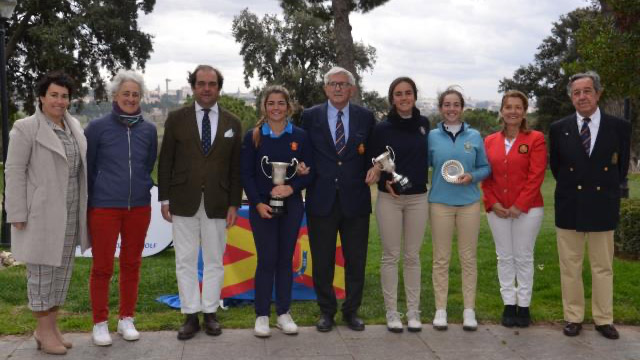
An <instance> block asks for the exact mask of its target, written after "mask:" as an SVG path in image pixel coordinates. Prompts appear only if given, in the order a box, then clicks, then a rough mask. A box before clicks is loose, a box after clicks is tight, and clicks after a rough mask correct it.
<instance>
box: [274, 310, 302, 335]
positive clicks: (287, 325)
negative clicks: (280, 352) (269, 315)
mask: <svg viewBox="0 0 640 360" xmlns="http://www.w3.org/2000/svg"><path fill="white" fill-rule="evenodd" d="M276 326H277V327H278V329H280V330H282V332H283V333H285V334H287V335H295V334H297V333H298V325H296V323H295V322H293V319H292V318H291V315H290V314H289V313H285V314H282V315H280V316H278V323H277V324H276Z"/></svg>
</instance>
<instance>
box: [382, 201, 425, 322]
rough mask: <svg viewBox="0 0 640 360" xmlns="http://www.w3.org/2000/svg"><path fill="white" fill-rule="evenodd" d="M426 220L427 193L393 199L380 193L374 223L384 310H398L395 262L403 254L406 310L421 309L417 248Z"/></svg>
mask: <svg viewBox="0 0 640 360" xmlns="http://www.w3.org/2000/svg"><path fill="white" fill-rule="evenodd" d="M428 217H429V206H428V203H427V194H426V193H425V194H415V195H400V196H399V197H397V198H394V197H393V196H391V195H390V194H388V193H385V192H382V191H379V192H378V199H377V201H376V220H377V221H378V230H379V232H380V241H381V242H382V262H381V264H380V283H381V285H382V295H383V296H384V305H385V308H386V310H387V311H397V309H398V306H397V302H398V301H397V299H398V261H399V260H400V255H402V257H403V259H402V275H403V278H404V293H405V296H406V298H407V310H420V283H421V267H420V248H422V240H423V238H424V229H425V228H426V226H427V218H428Z"/></svg>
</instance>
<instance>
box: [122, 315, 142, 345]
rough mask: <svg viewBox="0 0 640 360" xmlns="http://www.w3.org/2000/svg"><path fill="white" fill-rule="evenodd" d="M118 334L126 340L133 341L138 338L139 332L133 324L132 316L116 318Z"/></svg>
mask: <svg viewBox="0 0 640 360" xmlns="http://www.w3.org/2000/svg"><path fill="white" fill-rule="evenodd" d="M118 334H120V335H122V338H123V339H125V340H127V341H135V340H138V339H140V333H139V332H138V330H136V327H135V326H134V325H133V318H132V317H125V318H122V319H120V320H118Z"/></svg>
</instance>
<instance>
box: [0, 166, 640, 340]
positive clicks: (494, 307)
mask: <svg viewBox="0 0 640 360" xmlns="http://www.w3.org/2000/svg"><path fill="white" fill-rule="evenodd" d="M630 188H631V197H633V198H640V175H639V174H635V175H632V176H631V177H630ZM553 189H554V180H553V177H552V176H551V174H550V173H548V174H547V177H546V180H545V183H544V185H543V188H542V190H543V195H544V198H545V204H546V205H545V218H544V221H543V223H542V229H541V231H540V234H539V236H538V242H537V244H536V258H535V283H534V291H533V300H532V305H531V311H532V317H533V320H534V322H536V323H548V322H558V321H561V320H562V301H561V296H560V274H559V268H558V255H557V251H556V243H555V231H554V220H553ZM431 254H432V252H431V234H430V231H429V230H428V231H427V233H426V234H425V237H424V246H423V248H422V264H423V271H422V275H423V277H422V302H421V309H422V314H423V322H428V321H430V320H431V319H432V318H433V314H434V311H435V310H434V298H433V288H432V286H431V260H432V255H431ZM453 254H454V256H453V257H452V263H451V270H450V286H449V303H448V313H449V318H450V321H451V322H461V318H462V310H463V309H462V293H461V284H460V264H459V261H458V259H457V255H455V254H457V249H455V245H454V252H453ZM380 257H381V254H380V240H379V236H378V230H377V225H376V222H375V217H374V216H373V215H372V217H371V228H370V236H369V253H368V262H367V272H366V274H367V275H366V283H365V284H366V285H365V297H364V300H363V304H362V307H361V308H360V315H362V317H363V318H364V319H365V320H366V322H367V323H368V324H374V323H378V324H382V323H384V322H385V318H384V316H385V311H384V305H383V300H382V292H381V290H380V276H379V273H380ZM90 265H91V260H90V259H83V258H80V259H77V260H76V263H75V268H74V272H73V280H72V283H71V287H70V292H69V296H68V298H67V302H66V305H65V306H64V308H63V312H64V316H62V319H61V327H62V329H63V330H64V331H90V330H91V325H92V323H91V309H90V306H89V280H88V279H89V270H90ZM116 268H117V266H116ZM116 271H117V270H116ZM614 273H615V280H614V281H615V284H614V286H615V293H614V313H615V320H616V322H619V323H625V324H640V307H639V306H638V304H640V276H638V274H640V262H637V261H629V260H621V259H616V260H615V263H614ZM400 281H402V277H401V276H400ZM584 281H585V296H586V297H587V306H586V308H587V314H586V318H587V319H586V321H591V312H590V308H591V305H590V301H589V298H590V296H591V285H590V284H591V281H590V272H589V265H588V261H585V265H584ZM402 288H403V287H402V284H399V289H402ZM0 289H1V290H0V335H6V334H22V333H28V332H30V331H32V329H33V328H34V326H35V321H34V319H33V318H32V316H31V313H30V311H29V309H28V308H27V306H26V303H27V298H26V281H25V270H24V267H16V268H10V269H7V270H3V271H0ZM177 292H178V289H177V285H176V278H175V263H174V254H173V250H167V251H165V252H163V253H161V254H158V255H156V256H153V257H150V258H145V259H144V260H143V262H142V274H141V284H140V297H139V301H138V308H137V312H138V313H137V316H136V325H137V327H138V328H139V329H141V330H177V329H178V327H179V325H180V324H181V322H182V315H181V314H180V313H179V311H176V310H172V309H170V308H168V307H167V306H165V305H162V304H159V303H157V302H155V300H154V299H155V298H156V297H157V296H158V295H162V294H172V293H177ZM398 295H399V310H401V311H402V310H406V307H405V304H404V294H403V291H399V294H398ZM117 306H118V297H117V273H116V275H115V276H114V280H113V282H112V287H111V298H110V308H111V309H112V312H114V314H112V318H111V320H112V322H111V324H112V325H113V326H115V320H116V316H117ZM476 311H477V317H478V320H479V321H480V323H481V324H482V323H495V322H499V319H500V315H501V313H502V300H501V298H500V292H499V286H498V277H497V273H496V255H495V248H494V244H493V240H492V238H491V232H490V230H489V227H488V225H487V221H486V217H484V218H483V221H482V226H481V229H480V238H479V242H478V290H477V300H476ZM291 312H292V315H293V318H294V319H295V320H296V322H297V323H298V324H299V325H312V324H313V323H314V321H315V319H316V316H317V314H318V308H317V306H316V304H315V303H314V302H294V304H293V305H292V309H291ZM219 317H220V319H221V321H222V324H223V326H224V327H226V328H249V327H252V326H253V323H254V319H255V315H254V312H253V307H252V306H242V307H236V308H230V309H229V310H227V311H219ZM274 319H275V317H272V322H273V321H274Z"/></svg>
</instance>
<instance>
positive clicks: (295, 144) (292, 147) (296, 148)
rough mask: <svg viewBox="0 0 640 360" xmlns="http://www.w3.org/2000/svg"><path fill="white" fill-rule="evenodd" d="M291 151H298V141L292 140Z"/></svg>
mask: <svg viewBox="0 0 640 360" xmlns="http://www.w3.org/2000/svg"><path fill="white" fill-rule="evenodd" d="M291 151H298V143H297V142H295V141H293V142H291Z"/></svg>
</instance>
